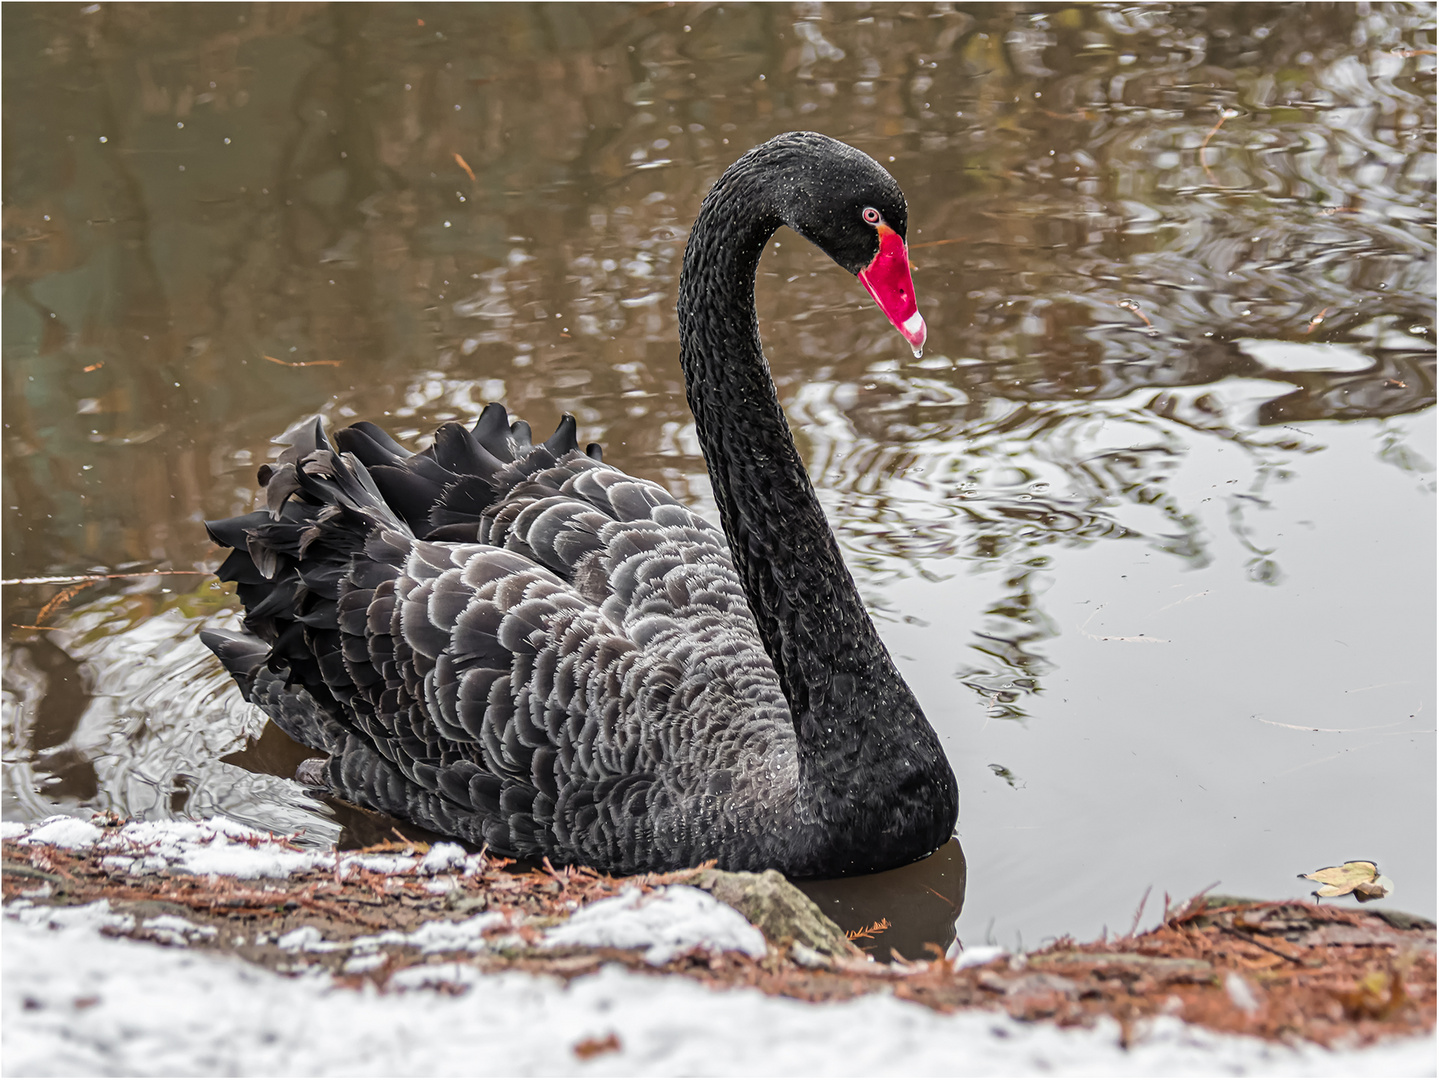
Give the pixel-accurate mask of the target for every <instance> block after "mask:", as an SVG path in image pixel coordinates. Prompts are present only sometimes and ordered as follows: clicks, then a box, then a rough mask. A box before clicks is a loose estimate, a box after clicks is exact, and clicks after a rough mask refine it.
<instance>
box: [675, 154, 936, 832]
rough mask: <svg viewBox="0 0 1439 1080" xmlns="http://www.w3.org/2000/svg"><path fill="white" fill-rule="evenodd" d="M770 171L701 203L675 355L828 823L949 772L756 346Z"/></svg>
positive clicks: (729, 179) (739, 179) (771, 219)
mask: <svg viewBox="0 0 1439 1080" xmlns="http://www.w3.org/2000/svg"><path fill="white" fill-rule="evenodd" d="M740 164H741V165H743V164H744V162H741V163H740ZM763 179H764V178H763V176H762V175H758V174H757V172H756V171H745V170H743V169H738V168H737V169H731V171H730V172H729V173H727V174H726V175H725V176H724V177H722V178H721V179H720V181H719V183H718V184H716V186H715V188H714V190H712V191H711V192H710V194H709V196H707V197H706V199H705V201H704V205H703V206H702V208H701V210H700V215H699V219H698V220H697V222H696V224H695V227H694V231H693V232H692V233H691V235H690V241H689V246H688V247H687V249H686V251H685V261H684V270H683V273H682V274H681V277H680V292H679V305H678V306H679V315H680V361H681V364H682V366H683V368H684V374H685V386H686V390H687V393H688V397H689V405H690V408H691V409H692V410H693V412H694V416H695V423H696V428H697V430H698V434H699V441H700V445H701V446H702V447H703V449H704V455H705V460H706V461H707V462H708V464H709V472H710V478H711V480H712V482H713V485H714V493H715V499H716V501H717V502H718V504H719V509H720V514H721V516H722V518H723V522H724V530H725V533H726V534H727V535H728V537H729V543H730V552H731V554H732V556H733V558H734V563H735V568H736V569H737V570H738V572H739V574H740V578H741V580H742V581H743V583H744V589H745V593H746V596H747V597H748V599H749V604H750V608H751V610H752V611H753V613H754V617H755V621H756V622H757V623H758V625H759V632H760V634H761V636H762V637H763V640H764V645H765V648H766V650H767V651H768V653H769V655H770V658H771V659H772V660H773V661H774V666H775V669H776V671H777V672H778V674H779V680H780V685H781V687H782V688H783V690H784V694H785V697H786V698H787V699H788V701H789V704H790V710H791V713H792V714H793V718H794V724H795V732H796V736H797V739H798V744H799V753H800V770H801V783H802V784H803V785H804V786H805V788H807V789H808V791H809V792H810V794H811V796H812V797H814V798H815V799H816V804H817V805H816V809H817V811H818V813H819V814H820V815H821V816H823V817H831V818H833V817H834V816H836V815H844V814H846V813H847V812H848V811H846V810H845V809H844V808H845V807H846V806H854V805H855V803H856V801H858V802H861V803H866V802H868V801H869V800H870V795H869V792H870V791H872V790H873V789H874V788H875V787H876V786H878V787H880V788H883V787H884V786H885V784H886V783H889V782H891V781H894V782H897V783H898V784H899V785H900V786H903V785H904V784H905V783H906V780H905V778H906V777H908V776H910V774H911V773H912V772H913V771H914V770H915V769H916V767H918V768H919V770H920V771H925V770H930V769H931V768H933V769H939V770H941V771H942V772H943V773H944V774H946V775H948V766H947V765H946V764H944V763H943V754H942V751H941V750H940V749H939V746H938V742H937V740H936V739H935V736H934V733H933V731H932V730H931V729H930V727H929V725H928V724H927V723H926V721H925V720H924V716H923V713H922V712H921V711H920V708H919V705H918V703H917V702H916V701H915V699H914V696H913V695H912V693H911V692H910V690H909V688H908V687H907V686H906V685H905V683H904V680H903V679H902V678H901V677H900V675H899V673H898V671H896V670H895V667H894V664H893V662H892V661H891V660H890V657H889V653H888V652H887V651H886V649H885V647H884V644H883V642H881V641H880V639H879V636H878V634H877V633H876V632H875V629H874V625H873V623H872V622H871V621H870V618H869V615H868V614H867V613H866V611H865V609H864V604H863V602H862V601H861V599H860V595H859V591H858V590H857V589H856V587H855V583H854V579H853V578H852V577H851V576H850V573H849V570H848V569H847V568H846V567H845V564H844V561H843V559H842V558H841V556H840V551H839V546H838V544H837V543H836V541H835V538H834V534H833V532H832V531H831V530H830V527H829V523H828V522H827V521H826V520H825V517H824V513H823V511H822V510H821V508H820V504H819V500H818V499H817V498H816V497H815V492H814V488H813V486H812V485H811V484H810V480H809V476H808V474H807V473H806V471H805V467H804V463H803V462H802V461H801V460H800V457H799V453H798V452H797V450H796V449H795V445H794V439H793V437H792V436H791V434H790V430H789V426H788V424H787V423H786V420H785V416H784V412H783V411H782V410H781V408H780V404H779V399H778V397H777V395H776V392H775V386H774V382H773V380H772V379H771V377H770V373H769V367H768V365H767V364H766V362H765V359H764V355H763V353H762V352H761V349H760V340H759V328H758V322H757V319H756V315H755V303H754V281H755V271H756V268H757V266H758V263H759V258H760V254H761V252H762V251H763V250H764V246H765V244H766V242H767V241H768V239H769V237H770V235H771V234H772V233H773V232H774V231H775V229H776V228H778V226H779V225H780V224H781V216H780V214H779V213H777V212H775V211H773V210H771V209H769V204H768V203H767V202H766V198H765V186H764V184H763ZM933 757H937V758H938V760H937V761H930V760H923V761H922V760H920V759H929V758H933ZM911 759H913V760H911ZM876 771H878V772H879V773H881V774H887V775H881V776H876ZM877 782H878V784H877ZM947 783H948V784H950V785H952V784H953V781H952V779H951V780H948V781H947ZM891 790H892V788H891ZM856 809H858V808H857V807H856ZM885 831H888V830H887V829H886V830H885ZM943 839H944V838H943V837H942V838H941V841H940V842H942V840H943ZM921 854H922V853H921ZM916 857H917V856H916Z"/></svg>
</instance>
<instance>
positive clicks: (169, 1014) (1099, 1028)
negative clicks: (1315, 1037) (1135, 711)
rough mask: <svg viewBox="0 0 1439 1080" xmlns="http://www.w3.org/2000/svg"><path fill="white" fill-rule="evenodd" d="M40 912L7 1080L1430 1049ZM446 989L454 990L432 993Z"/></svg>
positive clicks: (1079, 1065) (11, 968)
mask: <svg viewBox="0 0 1439 1080" xmlns="http://www.w3.org/2000/svg"><path fill="white" fill-rule="evenodd" d="M14 906H15V905H11V909H12V910H13V908H14ZM90 907H91V908H92V909H94V908H100V909H103V908H104V907H105V905H103V904H102V905H90ZM76 910H79V909H70V911H72V912H74V911H76ZM50 914H51V910H50V909H46V910H45V911H44V912H41V913H39V921H38V922H37V924H36V925H30V924H27V923H25V922H23V921H21V920H20V919H19V918H14V919H13V921H11V922H9V923H8V924H7V926H6V928H5V948H4V950H3V953H0V962H3V980H0V1025H3V1029H4V1032H5V1038H4V1040H3V1042H0V1070H3V1071H4V1073H5V1074H6V1075H11V1076H36V1075H56V1074H62V1075H81V1076H83V1075H108V1076H116V1075H120V1076H136V1075H143V1076H167V1075H199V1074H203V1075H224V1076H237V1075H258V1076H279V1075H286V1076H319V1075H366V1076H386V1075H398V1076H467V1075H501V1076H514V1075H539V1076H555V1075H560V1076H568V1075H574V1074H576V1073H578V1072H585V1073H591V1072H600V1073H604V1074H612V1075H658V1076H676V1075H684V1076H695V1075H711V1076H712V1075H744V1076H755V1075H845V1076H850V1075H887V1076H930V1075H961V1076H965V1075H967V1076H994V1075H1006V1076H1015V1075H1019V1076H1027V1075H1035V1074H1041V1073H1047V1074H1051V1075H1067V1076H1074V1075H1088V1076H1216V1075H1219V1076H1232V1075H1249V1076H1255V1075H1262V1076H1271V1075H1272V1076H1293V1075H1307V1076H1344V1077H1346V1078H1351V1077H1356V1078H1357V1077H1363V1076H1416V1075H1429V1076H1433V1075H1434V1053H1435V1040H1434V1038H1433V1036H1429V1037H1424V1038H1417V1039H1402V1040H1395V1041H1392V1042H1386V1043H1381V1044H1379V1045H1377V1046H1374V1047H1370V1048H1367V1049H1364V1050H1357V1051H1334V1052H1331V1051H1326V1050H1323V1049H1321V1048H1319V1047H1316V1046H1313V1045H1312V1044H1301V1045H1299V1046H1298V1047H1294V1048H1291V1047H1286V1046H1282V1045H1277V1044H1273V1043H1264V1042H1261V1041H1260V1040H1258V1039H1250V1038H1243V1037H1238V1036H1230V1035H1217V1034H1212V1033H1210V1032H1206V1031H1204V1030H1202V1029H1198V1028H1193V1027H1189V1026H1187V1025H1185V1024H1183V1023H1182V1022H1180V1021H1178V1020H1175V1019H1173V1018H1167V1017H1166V1018H1162V1019H1160V1020H1158V1021H1156V1022H1155V1023H1153V1024H1152V1025H1149V1026H1148V1027H1147V1028H1144V1027H1140V1028H1137V1029H1136V1030H1135V1031H1134V1032H1133V1035H1134V1036H1135V1041H1134V1042H1133V1043H1132V1044H1131V1046H1130V1049H1128V1050H1125V1049H1123V1048H1122V1047H1121V1046H1120V1044H1119V1034H1120V1033H1119V1028H1118V1025H1116V1024H1115V1023H1114V1022H1113V1021H1110V1020H1104V1021H1102V1022H1100V1023H1099V1024H1097V1025H1096V1026H1095V1027H1094V1028H1092V1029H1084V1028H1058V1027H1056V1026H1054V1025H1053V1024H1046V1023H1032V1024H1026V1023H1021V1022H1018V1021H1015V1020H1012V1019H1010V1018H1009V1017H1008V1016H1005V1015H1003V1014H995V1013H983V1012H960V1013H956V1014H952V1015H944V1014H941V1013H936V1012H931V1011H930V1010H928V1009H926V1008H924V1007H923V1006H920V1005H916V1004H914V1003H912V1002H906V1001H900V1000H897V999H895V998H894V997H891V996H887V995H867V996H862V997H858V998H854V999H852V1000H850V1001H846V1002H834V1003H827V1004H819V1005H815V1004H809V1003H807V1002H801V1001H794V1000H789V999H785V998H772V997H765V996H764V995H762V994H760V993H759V992H757V991H755V990H751V989H728V990H722V991H714V990H711V989H709V988H707V987H705V986H703V985H702V984H700V983H697V982H694V981H691V980H688V979H685V978H683V977H679V976H668V975H651V976H644V975H636V974H632V973H630V972H626V971H623V970H621V969H619V968H617V967H614V966H609V967H606V968H604V969H602V970H601V971H600V972H598V973H597V974H595V975H588V976H583V977H581V978H577V979H573V980H570V981H569V982H568V983H565V982H562V981H560V980H557V979H553V978H548V977H535V976H530V975H524V974H520V973H514V972H511V973H507V974H503V975H483V974H480V973H479V972H477V971H476V970H475V969H473V968H469V967H467V966H466V965H463V964H435V965H427V966H424V967H420V968H412V969H409V971H408V972H399V973H397V974H396V975H395V976H394V977H393V978H392V980H391V984H392V985H394V984H399V985H400V986H403V987H405V988H407V990H408V991H409V992H407V993H403V994H382V993H377V992H375V991H374V990H372V989H368V988H367V989H365V990H363V991H354V990H347V989H344V988H340V987H336V986H335V984H334V980H333V979H331V978H330V977H329V976H323V977H311V978H298V979H297V978H287V977H284V976H280V975H275V974H273V973H271V972H268V971H264V970H262V969H257V968H254V967H251V966H249V965H247V964H245V963H243V962H241V961H239V960H236V959H234V958H231V957H223V956H216V955H212V954H208V953H203V952H188V951H178V950H165V949H157V948H155V947H154V946H153V945H147V944H144V943H139V942H133V941H125V940H110V939H107V938H103V937H100V936H98V935H97V934H96V933H95V932H94V930H93V929H84V930H82V929H80V928H78V927H72V928H71V929H69V930H68V931H65V932H61V933H55V932H52V931H49V930H47V929H45V928H44V925H43V923H44V919H45V918H47V917H48V916H49V915H50ZM97 914H98V915H99V916H103V915H104V912H103V911H100V912H98V913H97ZM33 917H34V916H32V918H33ZM91 918H92V920H93V922H94V923H95V924H97V925H98V924H99V923H100V922H101V921H102V920H101V918H97V917H96V914H92V916H91ZM356 959H359V958H356ZM353 962H354V961H352V963H353ZM364 962H365V963H372V962H373V960H371V959H369V958H365V960H364ZM381 962H383V960H381ZM428 986H436V987H440V988H441V989H440V991H439V992H436V991H433V990H428V989H426V987H428ZM456 987H463V988H467V989H466V990H465V992H464V993H462V994H459V995H454V994H453V993H447V992H445V991H446V990H451V991H452V990H453V989H454V988H456ZM82 1002H83V1005H82V1004H80V1003H82ZM298 1018H303V1022H299V1019H298ZM416 1032H423V1033H424V1037H423V1038H416V1037H415V1033H416ZM608 1033H613V1034H614V1035H615V1036H616V1039H617V1041H618V1043H619V1049H618V1050H616V1051H615V1052H614V1053H612V1054H607V1055H605V1056H604V1057H601V1058H595V1059H594V1060H593V1061H591V1062H589V1063H582V1062H580V1061H579V1060H578V1059H577V1058H576V1057H575V1054H574V1049H573V1048H574V1046H575V1044H576V1043H578V1042H579V1041H580V1040H581V1039H584V1038H587V1037H590V1038H593V1037H595V1036H597V1035H603V1034H608ZM477 1048H483V1050H482V1051H481V1050H477Z"/></svg>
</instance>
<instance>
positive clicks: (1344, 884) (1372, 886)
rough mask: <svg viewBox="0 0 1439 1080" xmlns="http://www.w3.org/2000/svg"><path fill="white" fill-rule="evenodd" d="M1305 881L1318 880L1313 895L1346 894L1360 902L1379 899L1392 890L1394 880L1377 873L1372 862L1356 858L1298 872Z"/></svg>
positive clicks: (1375, 866) (1376, 868) (1377, 870)
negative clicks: (1340, 863) (1307, 872)
mask: <svg viewBox="0 0 1439 1080" xmlns="http://www.w3.org/2000/svg"><path fill="white" fill-rule="evenodd" d="M1299 876H1300V877H1301V878H1304V879H1305V880H1306V881H1317V882H1319V888H1317V889H1315V890H1314V895H1315V896H1321V897H1329V896H1348V895H1349V894H1350V893H1353V894H1354V898H1355V899H1356V900H1358V901H1360V902H1361V903H1364V902H1367V901H1370V900H1379V899H1381V898H1382V897H1385V896H1388V895H1389V894H1390V893H1391V892H1392V891H1393V890H1394V882H1392V881H1390V880H1389V879H1388V878H1387V877H1384V876H1383V875H1382V874H1380V873H1379V867H1378V866H1377V865H1375V864H1374V863H1372V862H1367V861H1365V860H1363V859H1357V860H1355V861H1354V862H1347V863H1345V864H1344V865H1342V866H1326V867H1324V868H1323V869H1322V870H1316V871H1314V873H1312V874H1300V875H1299Z"/></svg>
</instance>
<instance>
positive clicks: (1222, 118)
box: [1199, 106, 1239, 186]
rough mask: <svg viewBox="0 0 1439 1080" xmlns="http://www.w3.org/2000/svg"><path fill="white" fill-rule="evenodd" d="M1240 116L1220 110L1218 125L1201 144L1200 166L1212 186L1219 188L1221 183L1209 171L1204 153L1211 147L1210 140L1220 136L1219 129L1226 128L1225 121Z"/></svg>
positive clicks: (1210, 130)
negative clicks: (1217, 135)
mask: <svg viewBox="0 0 1439 1080" xmlns="http://www.w3.org/2000/svg"><path fill="white" fill-rule="evenodd" d="M1216 108H1217V106H1216ZM1238 115H1239V114H1238V113H1231V112H1226V111H1225V110H1224V109H1222V108H1221V109H1219V121H1218V123H1216V124H1215V125H1214V126H1213V127H1212V128H1210V129H1209V133H1208V134H1207V135H1205V136H1204V141H1203V142H1202V143H1200V144H1199V164H1200V165H1201V166H1202V167H1203V169H1204V175H1205V176H1207V177H1209V182H1210V183H1211V184H1214V185H1216V186H1218V184H1219V181H1218V180H1216V179H1215V178H1214V174H1213V173H1212V172H1210V171H1209V163H1208V162H1207V161H1205V160H1204V151H1205V150H1206V149H1207V148H1208V147H1209V140H1210V139H1212V138H1214V136H1215V135H1216V134H1218V132H1219V129H1220V128H1222V127H1223V126H1224V121H1226V120H1228V119H1229V118H1230V117H1231V116H1238Z"/></svg>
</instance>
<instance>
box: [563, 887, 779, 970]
mask: <svg viewBox="0 0 1439 1080" xmlns="http://www.w3.org/2000/svg"><path fill="white" fill-rule="evenodd" d="M544 944H545V945H547V946H550V947H558V946H561V945H588V946H590V947H597V948H612V949H644V950H645V957H644V958H645V962H646V963H650V964H654V965H656V966H658V965H660V964H667V963H669V961H671V960H673V959H674V958H675V957H676V956H681V955H683V954H684V953H687V952H689V951H690V950H691V949H704V950H706V951H710V952H724V951H727V950H734V951H736V952H742V953H745V954H746V955H747V956H752V957H754V958H755V959H757V960H758V959H761V958H763V957H764V955H765V951H766V946H765V940H764V935H763V934H761V933H760V932H759V930H757V929H756V928H755V927H753V926H751V925H750V924H749V922H747V921H746V920H745V917H744V916H743V915H741V914H740V913H739V912H738V911H736V910H735V909H734V908H732V907H730V906H729V905H728V904H722V903H720V902H719V901H718V900H716V899H715V898H714V897H713V896H711V895H710V894H709V893H707V892H705V891H704V890H702V889H696V888H694V887H693V886H690V885H669V886H666V887H665V888H663V889H657V890H655V891H654V892H652V893H650V894H649V895H647V896H645V895H642V894H641V893H640V891H639V890H638V889H626V890H625V891H624V892H622V893H620V895H618V896H612V897H610V898H609V899H607V900H598V901H596V902H595V903H593V904H589V905H587V906H585V907H583V908H581V909H580V910H579V911H577V912H575V913H574V915H573V916H571V917H570V920H569V922H567V923H564V924H563V925H561V926H557V927H555V928H554V929H552V930H550V931H549V932H547V933H546V934H545V938H544Z"/></svg>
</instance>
